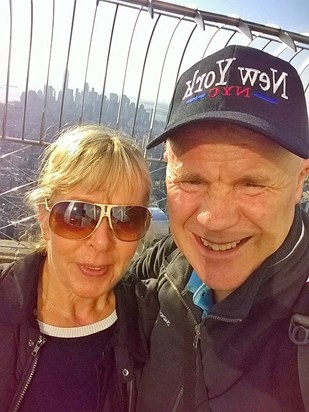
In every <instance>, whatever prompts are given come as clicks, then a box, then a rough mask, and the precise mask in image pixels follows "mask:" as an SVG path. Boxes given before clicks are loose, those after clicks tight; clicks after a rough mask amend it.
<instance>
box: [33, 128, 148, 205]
mask: <svg viewBox="0 0 309 412" xmlns="http://www.w3.org/2000/svg"><path fill="white" fill-rule="evenodd" d="M78 185H79V186H80V185H81V186H82V187H85V190H87V192H88V193H90V192H92V191H96V190H102V191H104V193H105V194H106V195H107V196H112V194H113V193H115V192H116V191H117V190H121V189H122V188H125V190H126V191H127V192H128V193H132V192H133V193H134V191H136V190H138V192H139V193H141V194H142V199H143V205H144V206H148V203H149V199H150V194H151V186H152V185H151V177H150V174H149V170H148V165H147V162H146V159H145V158H144V157H143V155H142V153H141V151H140V149H139V148H138V146H137V145H136V144H135V143H134V141H133V139H132V138H129V137H125V136H122V135H120V134H119V133H115V132H114V131H112V130H110V129H108V128H106V127H103V126H99V125H91V124H85V125H78V126H75V127H70V128H68V129H66V130H64V131H63V132H61V134H60V135H59V137H58V138H57V139H56V140H55V141H54V142H53V143H52V144H50V145H49V146H48V147H47V148H46V149H45V151H44V153H43V156H42V161H41V169H40V173H39V178H38V183H37V187H36V188H35V189H34V190H32V191H31V192H29V193H28V194H27V196H26V202H27V203H28V205H29V206H30V207H31V208H32V209H34V210H35V211H37V208H38V205H39V204H41V203H44V200H45V199H47V200H48V201H49V202H50V204H52V203H53V200H54V198H55V197H59V196H61V195H63V194H66V193H68V192H69V191H71V190H72V189H74V187H75V186H78Z"/></svg>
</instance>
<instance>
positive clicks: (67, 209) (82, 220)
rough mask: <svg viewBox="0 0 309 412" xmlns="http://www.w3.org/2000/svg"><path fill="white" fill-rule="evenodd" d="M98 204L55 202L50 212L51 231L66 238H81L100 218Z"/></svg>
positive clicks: (93, 227)
mask: <svg viewBox="0 0 309 412" xmlns="http://www.w3.org/2000/svg"><path fill="white" fill-rule="evenodd" d="M100 213H101V208H100V207H99V206H96V205H93V204H90V203H83V202H60V203H56V204H55V205H54V206H53V208H52V211H51V213H50V218H49V225H50V227H51V229H52V230H53V232H55V233H56V234H57V235H59V236H62V237H65V238H67V239H82V238H85V237H87V236H89V235H90V234H91V233H92V232H93V230H94V229H95V227H96V225H97V223H98V220H99V218H100Z"/></svg>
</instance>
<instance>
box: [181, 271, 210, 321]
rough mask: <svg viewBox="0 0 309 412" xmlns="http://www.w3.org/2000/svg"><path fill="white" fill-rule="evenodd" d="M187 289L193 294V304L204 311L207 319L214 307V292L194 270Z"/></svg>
mask: <svg viewBox="0 0 309 412" xmlns="http://www.w3.org/2000/svg"><path fill="white" fill-rule="evenodd" d="M187 289H188V291H189V292H191V293H192V294H193V297H192V300H193V303H194V304H195V305H196V306H199V307H200V308H201V309H202V310H203V317H205V316H206V315H207V314H208V313H209V311H210V309H211V308H212V306H213V300H212V291H211V289H210V288H209V287H208V286H207V285H205V283H203V282H202V280H201V279H200V278H199V277H198V275H197V273H196V272H195V271H194V270H193V272H192V275H191V277H190V279H189V281H188V283H187Z"/></svg>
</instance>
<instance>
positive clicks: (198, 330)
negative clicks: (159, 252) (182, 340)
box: [164, 273, 201, 412]
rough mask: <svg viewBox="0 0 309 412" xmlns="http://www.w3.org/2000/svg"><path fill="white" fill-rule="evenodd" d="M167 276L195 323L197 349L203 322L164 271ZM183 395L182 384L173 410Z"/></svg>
mask: <svg viewBox="0 0 309 412" xmlns="http://www.w3.org/2000/svg"><path fill="white" fill-rule="evenodd" d="M164 276H165V278H166V279H167V280H168V282H169V283H170V285H171V286H172V288H173V290H174V292H175V293H176V295H177V296H178V298H179V299H180V301H181V302H182V304H183V305H184V307H185V308H186V309H187V311H188V313H189V315H190V318H191V319H192V322H193V324H194V330H195V335H194V339H193V348H194V349H195V350H197V347H198V343H199V340H200V338H201V324H200V323H198V321H197V320H196V318H195V316H194V314H193V312H192V310H191V308H190V307H189V305H188V304H187V302H186V301H185V300H184V298H183V297H182V295H181V293H180V292H179V290H178V288H177V287H176V285H175V284H174V283H173V281H172V279H171V278H170V277H169V275H168V274H167V273H164ZM182 396H183V385H181V388H180V389H179V392H178V394H177V397H176V400H175V403H174V406H173V409H172V412H176V411H177V409H178V407H179V403H180V400H181V398H182Z"/></svg>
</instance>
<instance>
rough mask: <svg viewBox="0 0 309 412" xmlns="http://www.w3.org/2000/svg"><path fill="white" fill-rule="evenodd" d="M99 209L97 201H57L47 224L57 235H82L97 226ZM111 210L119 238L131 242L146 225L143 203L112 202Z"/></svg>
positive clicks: (146, 219) (147, 216) (148, 213)
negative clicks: (116, 203)
mask: <svg viewBox="0 0 309 412" xmlns="http://www.w3.org/2000/svg"><path fill="white" fill-rule="evenodd" d="M102 206H104V205H102ZM101 213H102V209H101V207H100V205H95V204H92V203H83V202H59V203H56V204H55V205H54V206H53V207H52V210H51V212H50V217H49V225H50V227H51V229H52V231H53V232H54V233H56V234H57V235H58V236H62V237H64V238H67V239H84V238H86V237H87V236H89V235H91V233H92V232H93V231H94V230H95V229H96V226H97V224H98V222H99V220H100V215H101ZM110 214H111V216H110V222H111V225H112V229H113V232H114V234H115V236H116V237H117V238H118V239H120V240H124V241H126V242H131V241H134V240H138V239H141V238H142V237H143V236H144V235H145V233H146V232H147V230H148V228H149V224H150V212H149V210H148V209H147V208H146V207H143V206H113V207H111V212H110ZM104 216H105V215H104Z"/></svg>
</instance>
